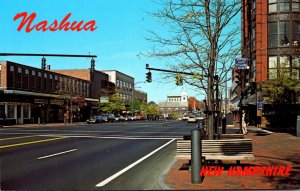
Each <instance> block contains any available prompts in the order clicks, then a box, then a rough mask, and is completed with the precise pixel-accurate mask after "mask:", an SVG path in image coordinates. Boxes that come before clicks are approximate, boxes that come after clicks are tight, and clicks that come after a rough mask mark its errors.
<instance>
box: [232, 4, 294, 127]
mask: <svg viewBox="0 0 300 191" xmlns="http://www.w3.org/2000/svg"><path fill="white" fill-rule="evenodd" d="M242 57H243V58H247V59H248V60H249V69H248V70H245V71H243V72H242V74H241V76H242V83H241V84H242V85H241V87H242V88H241V89H240V90H239V88H233V92H232V95H235V94H236V95H238V96H241V93H240V92H242V94H243V97H244V99H243V102H242V107H243V108H244V109H246V110H247V113H248V115H249V119H250V121H249V122H250V123H255V122H256V117H257V116H262V115H263V113H266V112H267V111H268V110H270V109H271V107H270V104H268V103H267V102H266V101H265V99H264V95H263V93H262V92H263V91H262V88H261V83H262V82H265V81H268V80H270V79H272V78H273V79H274V78H276V76H277V75H278V70H279V69H280V67H282V64H283V63H284V64H285V66H284V69H285V71H286V72H287V73H292V72H293V73H296V74H297V75H296V77H295V80H299V79H300V0H284V1H283V0H243V1H242ZM234 89H235V90H234ZM235 91H237V92H235ZM296 97H297V104H294V105H293V106H292V107H298V106H299V104H300V102H299V91H298V93H297V96H296ZM238 99H239V98H238ZM258 102H261V103H264V107H263V110H262V108H258V107H257V103H258ZM295 110H296V111H297V109H295Z"/></svg>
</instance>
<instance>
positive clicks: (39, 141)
mask: <svg viewBox="0 0 300 191" xmlns="http://www.w3.org/2000/svg"><path fill="white" fill-rule="evenodd" d="M60 139H65V138H64V137H59V138H52V139H44V140H38V141H31V142H25V143H17V144H12V145H3V146H0V149H4V148H10V147H17V146H23V145H30V144H35V143H42V142H48V141H55V140H60Z"/></svg>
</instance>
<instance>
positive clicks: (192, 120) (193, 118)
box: [187, 115, 197, 123]
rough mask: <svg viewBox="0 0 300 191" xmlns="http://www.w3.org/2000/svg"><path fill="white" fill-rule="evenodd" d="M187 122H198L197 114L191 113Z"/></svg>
mask: <svg viewBox="0 0 300 191" xmlns="http://www.w3.org/2000/svg"><path fill="white" fill-rule="evenodd" d="M187 122H188V123H196V122H197V118H196V116H195V115H190V116H189V118H188V120H187Z"/></svg>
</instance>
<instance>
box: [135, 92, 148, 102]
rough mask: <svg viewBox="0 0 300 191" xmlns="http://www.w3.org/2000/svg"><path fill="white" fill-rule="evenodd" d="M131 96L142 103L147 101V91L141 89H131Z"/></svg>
mask: <svg viewBox="0 0 300 191" xmlns="http://www.w3.org/2000/svg"><path fill="white" fill-rule="evenodd" d="M133 98H134V99H137V100H138V101H140V102H142V103H147V101H148V100H147V93H146V92H144V91H141V90H136V89H135V90H133Z"/></svg>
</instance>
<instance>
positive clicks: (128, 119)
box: [127, 116, 136, 121]
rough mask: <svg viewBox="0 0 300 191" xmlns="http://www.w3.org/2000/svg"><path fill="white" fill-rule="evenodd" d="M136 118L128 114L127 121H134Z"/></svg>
mask: <svg viewBox="0 0 300 191" xmlns="http://www.w3.org/2000/svg"><path fill="white" fill-rule="evenodd" d="M134 120H136V118H135V117H134V116H127V121H134Z"/></svg>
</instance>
